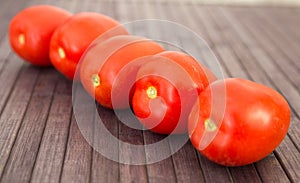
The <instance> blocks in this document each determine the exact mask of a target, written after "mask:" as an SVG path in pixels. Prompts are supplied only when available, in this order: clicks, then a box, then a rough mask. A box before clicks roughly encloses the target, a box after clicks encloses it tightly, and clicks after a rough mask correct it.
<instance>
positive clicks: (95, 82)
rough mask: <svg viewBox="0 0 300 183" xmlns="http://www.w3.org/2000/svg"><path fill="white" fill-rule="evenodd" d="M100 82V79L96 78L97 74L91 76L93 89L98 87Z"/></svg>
mask: <svg viewBox="0 0 300 183" xmlns="http://www.w3.org/2000/svg"><path fill="white" fill-rule="evenodd" d="M100 82H101V80H100V77H99V76H98V74H94V75H92V83H93V85H94V87H97V86H99V85H100Z"/></svg>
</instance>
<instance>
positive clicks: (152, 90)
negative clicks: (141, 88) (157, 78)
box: [146, 86, 157, 99]
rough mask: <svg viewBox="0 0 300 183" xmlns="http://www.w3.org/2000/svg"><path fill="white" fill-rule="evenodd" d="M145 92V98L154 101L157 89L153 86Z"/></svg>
mask: <svg viewBox="0 0 300 183" xmlns="http://www.w3.org/2000/svg"><path fill="white" fill-rule="evenodd" d="M146 92H147V96H148V97H149V98H151V99H155V98H156V97H157V89H156V88H155V87H154V86H149V87H148V89H147V91H146Z"/></svg>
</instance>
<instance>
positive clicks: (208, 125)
mask: <svg viewBox="0 0 300 183" xmlns="http://www.w3.org/2000/svg"><path fill="white" fill-rule="evenodd" d="M204 126H205V130H207V131H209V132H212V131H215V130H216V129H217V125H216V123H215V122H214V121H213V120H212V119H209V118H208V119H206V120H205V121H204Z"/></svg>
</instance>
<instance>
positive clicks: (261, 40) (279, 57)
mask: <svg viewBox="0 0 300 183" xmlns="http://www.w3.org/2000/svg"><path fill="white" fill-rule="evenodd" d="M244 22H245V24H244V25H245V27H246V28H247V30H248V31H249V32H250V33H251V34H252V36H253V37H254V38H255V40H257V42H258V44H260V46H261V47H262V48H263V49H264V50H266V51H267V52H268V55H269V57H270V58H272V59H273V61H274V62H275V64H276V65H277V67H278V68H279V70H280V72H282V73H284V75H285V76H286V77H287V78H289V82H291V83H292V84H293V85H294V86H295V87H297V86H299V85H300V79H299V77H298V71H297V70H296V68H295V67H293V65H292V64H290V63H287V64H284V67H283V66H282V62H283V61H286V60H287V59H286V57H285V56H284V55H283V54H282V52H281V50H279V49H276V48H275V46H274V44H273V43H272V42H270V39H266V38H267V34H268V33H267V32H261V31H258V30H260V29H259V25H257V24H256V23H255V21H252V20H248V21H244ZM253 27H255V29H254V28H253ZM292 113H293V114H292V116H293V118H292V121H295V122H293V123H291V127H290V130H289V134H290V135H291V137H292V139H293V141H294V142H295V144H296V145H297V147H298V148H299V147H300V134H299V132H300V128H299V126H298V125H296V124H298V122H299V114H294V112H292ZM295 115H296V116H298V118H297V117H295Z"/></svg>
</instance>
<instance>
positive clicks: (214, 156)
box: [189, 78, 290, 166]
mask: <svg viewBox="0 0 300 183" xmlns="http://www.w3.org/2000/svg"><path fill="white" fill-rule="evenodd" d="M224 82H225V86H226V94H225V96H226V97H225V104H226V108H225V113H224V118H223V119H222V123H221V124H220V125H219V131H215V132H216V136H215V138H214V139H212V142H211V143H210V144H209V145H208V146H207V147H206V148H204V149H199V147H200V143H201V140H202V136H203V134H204V133H210V132H207V130H205V120H206V119H212V118H214V115H215V113H214V112H213V114H210V113H211V112H210V111H211V107H212V101H211V96H212V95H211V92H212V91H213V90H214V91H215V92H219V91H221V90H222V87H223V86H224V84H223V81H220V80H219V81H216V82H214V83H212V84H211V87H208V88H206V89H205V90H204V91H203V92H202V93H201V94H200V96H199V103H196V104H195V106H194V107H193V109H192V112H191V114H190V117H189V134H190V140H191V142H192V144H193V145H194V146H195V148H196V149H198V150H199V151H200V153H201V154H203V155H204V156H206V157H207V158H208V159H210V160H212V161H214V162H216V163H218V164H221V165H225V166H242V165H247V164H250V163H253V162H256V161H258V160H260V159H262V158H264V157H266V156H267V155H268V154H270V153H271V152H272V151H273V150H274V149H275V148H276V147H277V146H278V145H279V144H280V142H281V141H282V140H283V138H284V137H285V135H286V134H287V131H288V128H289V124H290V108H289V105H288V103H287V102H286V100H285V99H284V98H283V97H282V96H281V95H280V94H279V93H277V92H276V91H275V90H273V89H271V88H268V87H266V86H264V85H261V84H258V83H254V82H252V81H248V80H244V79H237V78H230V79H225V80H224ZM214 97H218V96H214ZM216 100H224V99H222V98H216ZM199 107H200V110H199ZM215 112H216V113H217V112H218V111H215ZM210 115H211V118H210Z"/></svg>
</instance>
